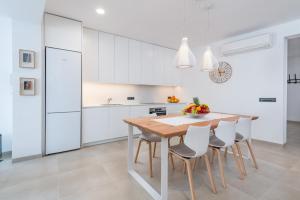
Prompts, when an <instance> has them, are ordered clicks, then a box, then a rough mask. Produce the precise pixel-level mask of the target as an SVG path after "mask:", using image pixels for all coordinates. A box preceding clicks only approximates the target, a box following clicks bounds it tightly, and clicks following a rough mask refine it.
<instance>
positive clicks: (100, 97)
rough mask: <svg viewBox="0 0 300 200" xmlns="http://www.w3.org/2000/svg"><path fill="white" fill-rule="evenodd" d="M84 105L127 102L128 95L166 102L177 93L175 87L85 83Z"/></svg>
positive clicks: (141, 100) (138, 100)
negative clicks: (109, 99) (109, 100)
mask: <svg viewBox="0 0 300 200" xmlns="http://www.w3.org/2000/svg"><path fill="white" fill-rule="evenodd" d="M82 92H83V94H82V96H83V106H88V105H98V104H104V103H107V98H109V97H111V98H112V99H113V100H112V103H126V101H127V100H126V99H127V97H128V96H134V97H135V101H136V102H140V103H148V102H158V103H160V102H166V101H167V97H168V96H172V95H174V93H175V90H174V87H162V86H138V85H121V84H97V83H83V88H82Z"/></svg>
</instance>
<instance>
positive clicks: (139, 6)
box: [46, 0, 300, 48]
mask: <svg viewBox="0 0 300 200" xmlns="http://www.w3.org/2000/svg"><path fill="white" fill-rule="evenodd" d="M206 1H207V0H47V2H46V11H47V12H50V13H54V14H58V15H62V16H66V17H70V18H74V19H77V20H81V21H83V24H84V26H86V27H90V28H94V29H98V30H102V31H106V32H110V33H116V34H119V35H123V36H127V37H130V38H135V39H139V40H143V41H147V42H152V43H156V44H160V45H163V46H167V47H173V48H177V47H178V46H179V43H180V39H181V37H182V36H183V35H186V36H188V37H189V40H190V44H191V46H197V45H203V44H205V43H208V42H211V41H216V40H220V39H223V38H226V37H230V36H234V35H237V34H240V33H245V32H249V31H252V30H255V29H259V28H263V27H266V26H271V25H274V24H279V23H283V22H286V21H290V20H293V19H297V18H300V12H299V10H300V1H299V0H210V1H211V2H213V4H214V9H212V10H211V12H210V16H211V25H210V27H211V29H210V30H211V31H210V33H209V34H208V33H207V19H208V18H207V12H206V11H205V9H204V7H205V4H206V3H207V2H206ZM184 5H186V6H184ZM98 7H103V8H104V9H105V10H106V15H104V16H100V15H97V14H96V12H95V9H96V8H98ZM184 7H186V8H187V9H186V11H187V12H186V26H185V27H186V28H185V31H183V30H184V28H183V27H184V23H183V21H184V20H183V19H184V10H185V9H183V8H184Z"/></svg>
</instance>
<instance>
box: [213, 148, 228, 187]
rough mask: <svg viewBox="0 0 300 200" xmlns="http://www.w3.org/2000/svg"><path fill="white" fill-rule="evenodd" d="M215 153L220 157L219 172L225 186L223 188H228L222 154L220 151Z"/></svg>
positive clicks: (217, 150)
mask: <svg viewBox="0 0 300 200" xmlns="http://www.w3.org/2000/svg"><path fill="white" fill-rule="evenodd" d="M215 151H216V152H217V155H218V161H219V170H220V176H221V180H222V184H223V187H224V188H226V187H227V186H226V182H225V176H224V167H223V160H222V156H221V152H220V149H215Z"/></svg>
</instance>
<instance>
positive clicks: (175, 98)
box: [168, 96, 179, 103]
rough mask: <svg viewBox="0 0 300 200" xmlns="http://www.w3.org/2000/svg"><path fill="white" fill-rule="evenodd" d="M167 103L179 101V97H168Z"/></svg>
mask: <svg viewBox="0 0 300 200" xmlns="http://www.w3.org/2000/svg"><path fill="white" fill-rule="evenodd" d="M168 103H179V99H178V98H177V97H175V96H171V97H168Z"/></svg>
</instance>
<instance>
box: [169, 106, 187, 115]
mask: <svg viewBox="0 0 300 200" xmlns="http://www.w3.org/2000/svg"><path fill="white" fill-rule="evenodd" d="M184 106H185V105H184V104H170V105H168V106H167V114H180V113H181V111H182V110H183V108H184Z"/></svg>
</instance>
